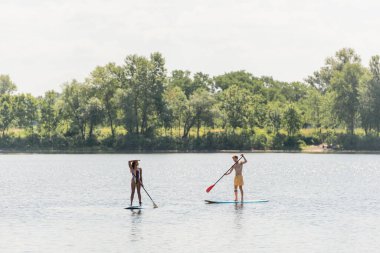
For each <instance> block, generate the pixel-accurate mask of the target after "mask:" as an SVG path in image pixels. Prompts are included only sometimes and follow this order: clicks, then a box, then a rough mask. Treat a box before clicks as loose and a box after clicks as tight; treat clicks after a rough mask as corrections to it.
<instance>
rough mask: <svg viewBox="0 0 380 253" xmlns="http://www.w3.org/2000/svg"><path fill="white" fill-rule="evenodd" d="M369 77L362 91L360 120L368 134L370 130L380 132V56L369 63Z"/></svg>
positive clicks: (374, 57)
mask: <svg viewBox="0 0 380 253" xmlns="http://www.w3.org/2000/svg"><path fill="white" fill-rule="evenodd" d="M368 75H369V77H368V78H366V81H364V82H363V84H364V85H362V87H361V89H360V118H361V122H362V127H363V128H364V130H365V132H366V134H368V132H369V130H371V129H375V130H376V133H377V134H379V131H380V56H378V55H376V56H373V57H372V58H371V60H370V62H369V73H368Z"/></svg>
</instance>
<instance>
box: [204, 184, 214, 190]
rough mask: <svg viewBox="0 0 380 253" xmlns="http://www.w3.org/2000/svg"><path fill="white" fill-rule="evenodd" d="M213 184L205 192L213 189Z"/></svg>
mask: <svg viewBox="0 0 380 253" xmlns="http://www.w3.org/2000/svg"><path fill="white" fill-rule="evenodd" d="M214 186H215V184H213V185H211V186H209V187H208V188H207V189H206V192H210V191H211V190H212V188H214Z"/></svg>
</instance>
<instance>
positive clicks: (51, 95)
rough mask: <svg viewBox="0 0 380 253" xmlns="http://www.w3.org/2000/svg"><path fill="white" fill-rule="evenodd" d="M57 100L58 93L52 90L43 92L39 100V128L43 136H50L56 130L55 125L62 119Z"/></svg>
mask: <svg viewBox="0 0 380 253" xmlns="http://www.w3.org/2000/svg"><path fill="white" fill-rule="evenodd" d="M58 102H59V94H58V93H57V92H55V91H53V90H51V91H47V92H45V95H44V97H43V98H42V99H41V101H40V111H41V118H40V128H41V130H42V135H43V136H48V137H49V139H50V140H51V138H52V136H53V135H54V134H55V133H56V132H57V127H58V125H59V123H60V121H61V119H62V110H61V107H60V104H59V103H58Z"/></svg>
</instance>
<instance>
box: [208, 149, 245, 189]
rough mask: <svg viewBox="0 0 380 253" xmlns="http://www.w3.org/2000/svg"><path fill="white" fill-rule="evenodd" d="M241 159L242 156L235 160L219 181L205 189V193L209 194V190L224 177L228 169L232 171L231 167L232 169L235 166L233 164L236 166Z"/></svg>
mask: <svg viewBox="0 0 380 253" xmlns="http://www.w3.org/2000/svg"><path fill="white" fill-rule="evenodd" d="M242 158H243V156H241V157H240V158H239V160H237V161H236V162H235V163H234V164H233V165H232V166H231V167H230V168H229V169H228V170H227V171H226V172H225V173H224V174H223V176H221V177H220V178H219V179H218V181H216V182H215V184H213V185H210V186H209V187H208V188H207V189H206V192H207V193H209V192H210V191H211V190H212V188H214V186H215V185H216V184H217V183H218V182H219V181H220V180H221V179H222V178H223V177H224V176H225V175H226V173H227V172H228V171H229V170H230V169H232V167H234V166H235V164H237V163H238V162H239V161H240V159H242Z"/></svg>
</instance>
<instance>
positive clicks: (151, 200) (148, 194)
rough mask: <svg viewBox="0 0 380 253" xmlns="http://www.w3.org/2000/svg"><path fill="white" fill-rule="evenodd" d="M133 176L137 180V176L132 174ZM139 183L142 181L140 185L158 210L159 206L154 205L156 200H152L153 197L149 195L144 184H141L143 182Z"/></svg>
mask: <svg viewBox="0 0 380 253" xmlns="http://www.w3.org/2000/svg"><path fill="white" fill-rule="evenodd" d="M132 176H133V177H134V178H135V179H137V178H136V176H135V174H133V173H132ZM139 181H140V184H141V186H142V188H143V189H144V191H145V193H146V195H148V197H149V198H150V200H151V201H152V203H153V208H158V206H157V205H156V203H154V200H153V199H152V197H151V196H150V195H149V193H148V191H147V190H146V189H145V187H144V185H143V183H142V182H141V180H139Z"/></svg>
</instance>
